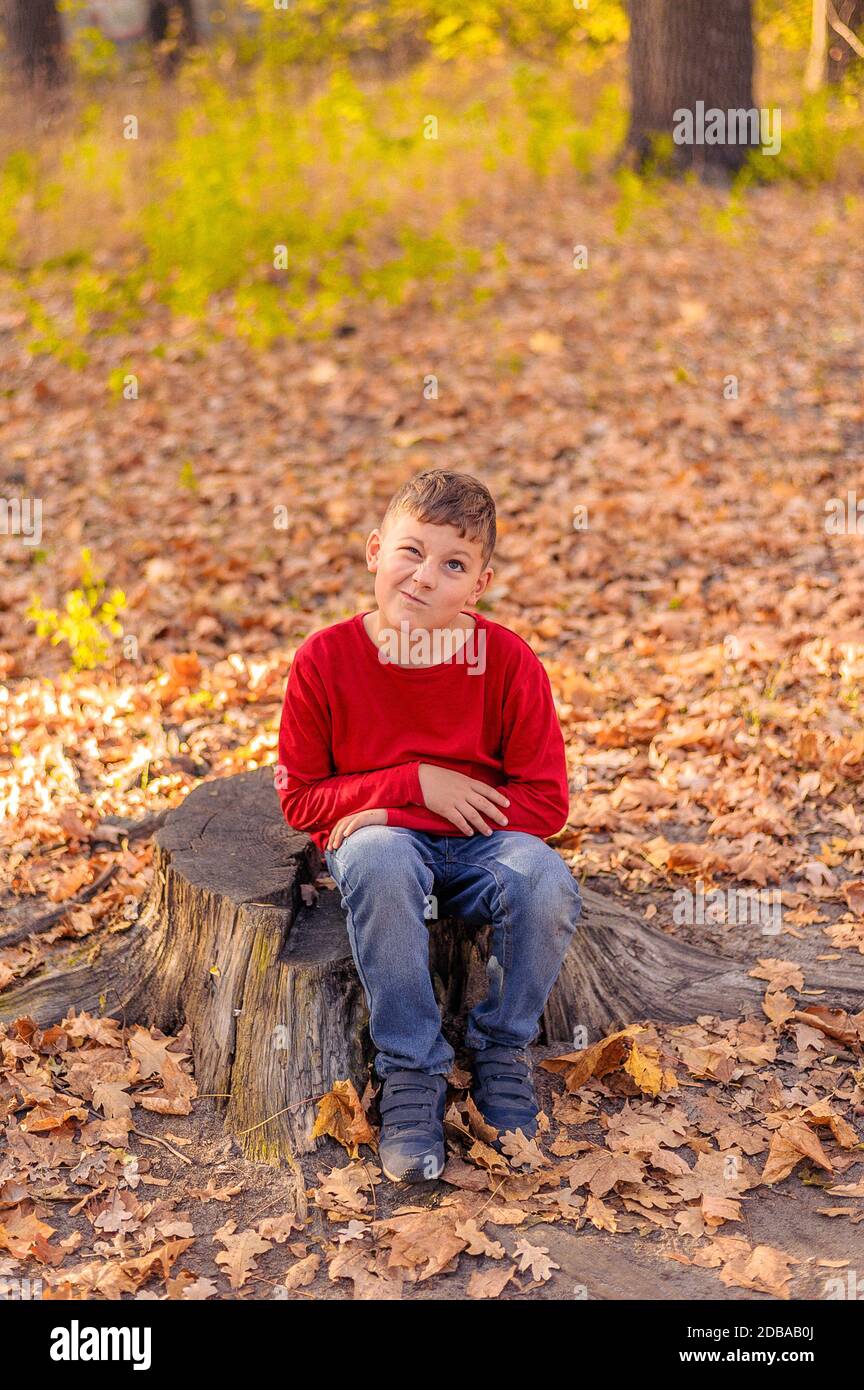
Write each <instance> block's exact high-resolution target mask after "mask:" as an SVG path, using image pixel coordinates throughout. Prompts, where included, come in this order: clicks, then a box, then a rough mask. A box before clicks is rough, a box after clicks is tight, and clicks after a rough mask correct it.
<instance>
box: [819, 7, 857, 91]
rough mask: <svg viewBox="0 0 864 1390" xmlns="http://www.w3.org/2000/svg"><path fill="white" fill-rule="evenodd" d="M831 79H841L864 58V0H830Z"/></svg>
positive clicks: (829, 76) (828, 67) (829, 64)
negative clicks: (851, 64) (852, 66)
mask: <svg viewBox="0 0 864 1390" xmlns="http://www.w3.org/2000/svg"><path fill="white" fill-rule="evenodd" d="M827 10H828V25H829V27H828V63H827V74H826V75H827V77H828V81H829V82H840V81H841V80H842V78H843V77H844V76H845V73H846V69H847V68H848V67H849V64H850V63H852V62H860V61H861V59H862V57H864V0H834V3H833V4H832V3H830V0H828V5H827Z"/></svg>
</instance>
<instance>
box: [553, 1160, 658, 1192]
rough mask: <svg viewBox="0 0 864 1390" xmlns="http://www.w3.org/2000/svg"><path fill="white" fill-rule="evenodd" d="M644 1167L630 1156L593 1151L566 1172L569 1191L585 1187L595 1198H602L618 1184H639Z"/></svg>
mask: <svg viewBox="0 0 864 1390" xmlns="http://www.w3.org/2000/svg"><path fill="white" fill-rule="evenodd" d="M644 1176H645V1165H644V1164H643V1163H641V1162H640V1161H639V1159H638V1158H634V1157H633V1156H632V1155H630V1154H624V1153H610V1152H609V1150H608V1149H594V1150H593V1152H591V1153H587V1154H583V1155H582V1157H581V1158H577V1160H576V1162H575V1163H574V1164H573V1165H572V1166H571V1167H570V1168H569V1170H568V1172H567V1181H568V1183H569V1184H570V1190H571V1191H574V1192H575V1190H576V1189H577V1188H579V1187H585V1186H587V1187H588V1189H589V1190H590V1192H591V1193H592V1194H593V1196H595V1197H603V1196H605V1195H606V1193H607V1192H609V1191H610V1190H611V1189H612V1188H613V1187H614V1186H615V1184H616V1183H618V1182H636V1183H638V1182H641V1181H642V1179H643V1177H644Z"/></svg>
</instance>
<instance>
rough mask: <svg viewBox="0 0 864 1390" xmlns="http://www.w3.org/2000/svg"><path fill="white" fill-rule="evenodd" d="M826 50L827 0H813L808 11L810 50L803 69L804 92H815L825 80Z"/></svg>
mask: <svg viewBox="0 0 864 1390" xmlns="http://www.w3.org/2000/svg"><path fill="white" fill-rule="evenodd" d="M827 51H828V0H813V5H812V9H811V11H810V51H809V52H808V54H807V67H806V68H805V70H804V90H805V92H816V91H818V90H819V88H820V87H821V86H822V83H823V82H824V81H825V56H826V53H827Z"/></svg>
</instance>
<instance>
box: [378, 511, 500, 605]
mask: <svg viewBox="0 0 864 1390" xmlns="http://www.w3.org/2000/svg"><path fill="white" fill-rule="evenodd" d="M482 563H483V555H482V548H481V545H480V542H479V541H472V540H469V539H468V538H467V537H465V536H460V534H459V532H458V531H457V529H456V527H455V526H449V525H446V526H442V525H438V524H437V523H435V522H432V521H418V520H417V518H416V517H415V516H412V515H411V514H410V513H407V512H401V513H399V514H398V515H397V516H395V517H391V519H390V520H389V521H388V522H387V524H386V525H385V526H384V528H383V529H382V530H379V529H378V528H376V529H375V530H374V531H372V532H371V533H370V535H369V539H368V540H367V542H366V565H367V568H368V569H369V570H370V572H371V573H373V574H374V575H375V601H376V603H377V604H378V608H379V610H380V613H381V617H382V619H383V620H384V622H386V624H387V626H389V627H392V628H394V629H395V630H397V631H398V630H400V628H399V625H400V623H401V622H403V621H406V620H407V622H408V623H409V626H410V628H415V627H422V628H444V627H449V626H450V625H451V624H452V623H453V621H454V620H455V619H456V618H458V615H459V612H460V610H461V609H463V608H466V607H470V606H471V605H472V604H474V603H476V602H477V599H478V598H479V597H480V595H481V594H482V593H483V590H484V589H485V588H486V587H487V585H488V584H489V582H490V580H491V579H492V575H493V573H494V571H493V570H492V569H491V567H490V566H487V567H486V569H484V570H482V571H481V565H482ZM411 595H416V596H417V597H416V601H413V602H412V598H411Z"/></svg>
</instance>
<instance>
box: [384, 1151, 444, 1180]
mask: <svg viewBox="0 0 864 1390" xmlns="http://www.w3.org/2000/svg"><path fill="white" fill-rule="evenodd" d="M378 1158H379V1162H380V1163H381V1171H382V1172H383V1174H384V1176H385V1178H387V1179H388V1181H389V1182H435V1180H436V1179H437V1178H440V1176H441V1174H442V1173H443V1172H444V1168H445V1166H446V1159H445V1162H444V1163H442V1164H441V1165H440V1167H438V1168H437V1172H435V1173H430V1172H428V1166H429V1165H428V1164H427V1163H425V1162H421V1163H420V1165H419V1166H417V1167H414V1168H409V1169H408V1170H407V1171H406V1172H405V1173H402V1174H401V1175H399V1174H396V1173H391V1172H390V1170H389V1168H388V1167H387V1164H386V1163H385V1162H384V1160H383V1159H382V1158H381V1155H380V1154H379V1155H378Z"/></svg>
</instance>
